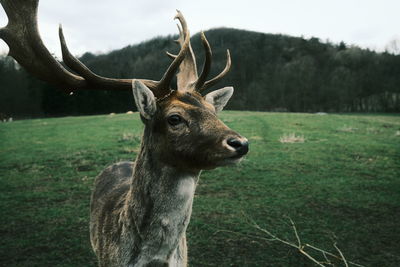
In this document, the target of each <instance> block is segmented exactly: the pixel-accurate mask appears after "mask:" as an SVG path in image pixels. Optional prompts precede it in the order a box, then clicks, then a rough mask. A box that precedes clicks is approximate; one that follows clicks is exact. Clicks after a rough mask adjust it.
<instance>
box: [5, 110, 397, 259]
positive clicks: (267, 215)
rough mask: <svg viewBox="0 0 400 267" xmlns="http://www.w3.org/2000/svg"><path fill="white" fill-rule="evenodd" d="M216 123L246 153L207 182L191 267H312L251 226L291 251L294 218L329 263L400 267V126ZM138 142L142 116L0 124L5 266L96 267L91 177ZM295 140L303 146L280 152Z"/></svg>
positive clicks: (338, 120)
mask: <svg viewBox="0 0 400 267" xmlns="http://www.w3.org/2000/svg"><path fill="white" fill-rule="evenodd" d="M221 117H222V119H223V120H224V121H225V122H226V124H228V125H229V126H230V127H231V128H233V129H235V130H237V131H238V132H240V133H241V134H243V135H244V136H246V137H248V138H249V140H250V153H249V155H248V157H247V158H246V159H245V160H244V161H243V162H242V163H241V164H239V165H237V166H230V167H225V168H220V169H216V170H212V171H206V172H203V174H202V177H201V179H200V183H199V185H198V188H197V191H196V196H195V202H194V207H193V215H192V220H191V223H190V225H189V228H188V243H189V256H190V264H191V266H313V264H312V263H311V261H310V260H309V259H307V258H306V257H304V256H303V255H301V254H299V253H298V252H297V251H296V250H295V249H293V248H291V247H288V246H286V245H284V244H282V243H280V242H277V241H268V240H267V238H268V236H267V235H266V234H265V233H263V232H261V231H259V230H257V229H256V228H255V227H254V225H253V224H252V221H254V222H256V223H257V224H258V225H259V226H260V227H262V228H264V229H267V230H269V231H270V232H272V233H273V234H275V235H277V236H278V237H280V238H283V239H285V240H289V241H291V242H294V243H296V237H295V235H294V233H293V230H292V228H291V225H290V219H289V218H291V219H292V220H293V221H294V223H295V224H296V227H297V230H298V233H299V236H300V238H301V240H302V241H303V242H304V243H309V244H312V245H314V246H317V247H319V248H321V249H324V250H328V251H331V252H335V248H334V247H333V243H334V242H336V243H337V246H338V247H339V248H340V249H341V251H342V252H343V253H344V255H345V257H346V258H347V259H348V260H350V261H353V262H356V263H359V264H362V265H365V266H400V244H399V243H400V231H399V227H400V117H399V116H395V115H316V114H289V113H261V112H259V113H257V112H236V111H229V112H223V113H222V115H221ZM141 132H142V125H141V122H140V120H139V118H138V115H137V114H133V115H125V114H123V115H114V116H111V115H106V116H90V117H66V118H57V119H36V120H25V121H15V122H12V123H2V124H0V218H1V221H2V223H1V224H0V236H1V238H0V266H95V265H96V259H95V257H94V255H93V253H92V251H91V248H90V242H89V234H88V220H89V200H90V192H91V188H92V184H93V180H94V177H95V176H96V175H97V173H98V172H100V171H101V170H102V169H103V168H105V167H106V166H107V165H109V164H111V163H113V162H117V161H120V160H132V159H134V157H135V155H136V154H137V152H138V147H139V142H140V136H141ZM293 134H294V137H298V139H299V140H298V141H301V142H294V143H290V142H289V143H282V142H281V141H280V139H281V140H282V141H285V140H286V139H288V140H286V141H293ZM285 136H286V137H288V138H286V139H285V140H283V139H284V138H283V137H285ZM335 253H336V252H335ZM312 255H314V256H316V257H319V256H318V255H317V254H315V253H314V254H312ZM319 259H320V260H323V257H320V258H319Z"/></svg>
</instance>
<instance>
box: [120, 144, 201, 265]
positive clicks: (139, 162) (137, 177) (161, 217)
mask: <svg viewBox="0 0 400 267" xmlns="http://www.w3.org/2000/svg"><path fill="white" fill-rule="evenodd" d="M199 175H200V171H193V172H190V171H183V170H180V169H177V168H176V167H173V166H170V165H167V164H165V163H163V162H162V161H161V160H159V158H158V155H157V154H156V150H155V149H152V148H151V147H150V146H146V143H145V142H144V143H143V144H142V148H141V151H140V153H139V155H138V157H137V159H136V162H135V167H134V171H133V179H132V184H131V189H130V192H129V195H128V200H127V201H128V202H127V204H128V206H127V208H128V213H127V214H128V216H130V217H131V218H130V219H131V220H130V221H131V222H132V221H133V222H134V227H135V228H136V232H137V234H138V235H139V237H140V239H141V249H144V248H146V250H154V251H153V252H150V251H149V252H148V254H149V255H150V254H158V253H161V254H163V255H159V257H161V258H168V257H170V256H171V253H173V251H172V250H173V248H176V247H177V244H178V242H179V240H180V239H181V238H182V236H183V234H184V233H185V231H186V227H187V225H188V223H189V220H190V216H191V212H192V203H193V197H194V192H195V189H196V185H197V181H198V177H199ZM152 248H154V249H152ZM156 248H157V249H158V251H157V252H156V251H155V250H156ZM160 248H162V249H160ZM153 256H154V255H153Z"/></svg>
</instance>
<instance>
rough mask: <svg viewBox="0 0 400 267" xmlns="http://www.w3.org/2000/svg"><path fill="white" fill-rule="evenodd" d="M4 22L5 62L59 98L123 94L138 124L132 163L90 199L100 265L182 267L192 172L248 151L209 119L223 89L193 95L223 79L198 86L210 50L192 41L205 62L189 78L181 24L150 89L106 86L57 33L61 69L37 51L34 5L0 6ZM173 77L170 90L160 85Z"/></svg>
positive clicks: (19, 0)
mask: <svg viewBox="0 0 400 267" xmlns="http://www.w3.org/2000/svg"><path fill="white" fill-rule="evenodd" d="M0 1H1V4H2V6H3V8H4V9H5V11H6V13H7V15H8V18H9V23H8V25H7V26H6V27H4V28H2V29H0V37H1V38H2V39H3V40H4V41H5V42H6V43H7V44H8V45H9V48H10V52H9V54H10V55H11V56H12V57H14V58H15V59H16V60H17V61H18V62H19V63H20V64H21V65H22V66H24V67H25V68H26V69H27V70H28V71H30V72H31V73H33V74H34V75H36V76H37V77H39V78H40V79H42V80H44V81H47V82H49V83H52V84H54V85H57V86H58V87H61V88H64V89H67V90H72V91H73V90H83V89H103V90H133V95H134V99H135V102H136V106H137V108H138V110H139V112H140V117H141V120H142V121H143V123H144V133H143V137H142V142H141V148H140V152H139V154H138V156H137V158H136V160H135V162H120V163H116V164H113V165H112V166H110V167H108V168H107V169H105V170H104V171H103V172H102V173H101V174H100V175H99V176H98V177H97V178H96V181H95V187H94V191H93V193H92V197H91V207H90V209H91V212H90V238H91V243H92V247H93V250H94V252H95V254H96V256H97V258H98V261H99V265H100V266H187V247H186V237H185V233H186V228H187V226H188V224H189V220H190V216H191V211H192V203H193V197H194V192H195V189H196V185H197V182H198V179H199V175H200V172H201V170H204V169H213V168H216V167H218V166H222V165H227V164H232V163H236V162H238V161H240V159H241V158H242V157H243V156H244V155H245V154H246V153H247V151H248V142H247V139H246V138H244V137H242V136H240V135H239V134H237V133H236V132H234V131H233V130H231V129H230V128H228V127H227V126H226V125H225V124H224V123H223V122H222V121H221V120H219V119H218V118H217V113H218V112H219V111H221V110H222V109H223V107H224V106H225V105H226V103H227V102H228V100H229V98H230V97H231V96H232V93H233V88H232V87H225V88H223V89H219V90H216V91H213V92H210V93H208V94H206V95H205V96H202V95H201V92H202V91H204V90H205V89H207V88H209V87H211V86H212V85H214V84H215V83H216V82H218V81H219V80H220V79H221V78H222V77H223V76H225V74H226V73H227V72H228V71H229V69H230V66H231V60H230V55H229V51H227V64H226V67H225V69H224V70H223V71H222V72H221V73H220V74H219V75H217V76H216V77H214V78H213V79H211V80H208V81H207V80H206V78H207V76H208V74H209V71H210V66H211V48H210V45H209V43H208V41H207V39H206V37H205V35H204V34H203V33H202V34H201V41H202V44H203V46H204V49H205V52H206V53H205V58H206V59H205V63H204V66H203V70H202V72H201V74H200V75H199V76H198V73H197V67H196V60H195V56H194V53H193V50H192V48H191V45H190V34H189V30H188V27H187V24H186V21H185V19H184V17H183V16H182V14H181V13H180V12H179V11H178V13H177V15H176V17H175V18H177V19H178V20H179V22H180V24H181V27H179V26H178V28H179V30H180V35H179V39H178V40H177V42H178V43H179V44H180V51H179V53H178V55H172V54H169V53H168V55H169V56H170V57H171V58H172V59H173V61H172V63H171V65H170V66H169V68H168V69H167V71H166V72H165V74H164V75H163V77H162V78H161V80H160V81H152V80H144V79H110V78H105V77H101V76H98V75H96V74H94V73H93V72H91V71H90V70H89V69H88V68H87V67H86V66H85V65H83V64H82V63H81V62H80V61H79V60H78V59H77V58H75V57H74V56H72V54H71V53H70V52H69V50H68V48H67V46H66V42H65V39H64V36H63V33H62V29H61V27H60V31H59V35H60V42H61V48H62V54H63V60H64V63H65V64H66V65H67V66H68V67H69V68H70V69H72V70H73V71H75V72H76V73H77V74H73V73H72V72H70V71H68V70H67V69H65V68H64V67H63V66H62V65H61V64H60V63H59V62H58V61H57V60H55V59H54V58H53V57H52V56H51V54H50V53H49V52H48V50H47V49H46V48H45V46H44V45H43V43H42V41H41V39H40V36H39V33H38V29H37V18H36V16H37V8H38V0H0ZM178 69H179V72H178V73H177V89H176V90H172V89H171V87H170V83H171V80H172V78H173V76H174V75H175V72H176V71H177V70H178Z"/></svg>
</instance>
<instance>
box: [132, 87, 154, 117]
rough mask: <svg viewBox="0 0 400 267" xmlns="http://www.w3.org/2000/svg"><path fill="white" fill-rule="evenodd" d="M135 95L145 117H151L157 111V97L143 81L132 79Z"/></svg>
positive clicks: (137, 104)
mask: <svg viewBox="0 0 400 267" xmlns="http://www.w3.org/2000/svg"><path fill="white" fill-rule="evenodd" d="M132 90H133V97H134V98H135V103H136V106H137V108H138V110H139V112H140V114H141V115H142V116H143V117H144V118H145V119H150V118H151V117H152V116H153V115H154V113H156V110H157V106H156V99H155V97H154V94H153V92H152V91H151V90H150V89H149V88H148V87H147V86H146V85H144V84H143V83H142V82H140V81H138V80H133V81H132Z"/></svg>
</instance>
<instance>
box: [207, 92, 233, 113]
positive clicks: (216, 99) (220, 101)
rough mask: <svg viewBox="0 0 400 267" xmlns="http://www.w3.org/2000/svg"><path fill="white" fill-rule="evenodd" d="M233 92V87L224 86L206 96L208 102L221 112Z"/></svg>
mask: <svg viewBox="0 0 400 267" xmlns="http://www.w3.org/2000/svg"><path fill="white" fill-rule="evenodd" d="M232 94H233V87H224V88H222V89H218V90H215V91H212V92H211V93H208V94H206V95H205V97H204V98H205V100H206V101H207V102H208V103H210V104H212V105H213V106H214V107H215V111H216V112H220V111H221V110H222V109H223V108H224V107H225V105H226V104H227V103H228V100H229V99H230V98H231V96H232Z"/></svg>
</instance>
